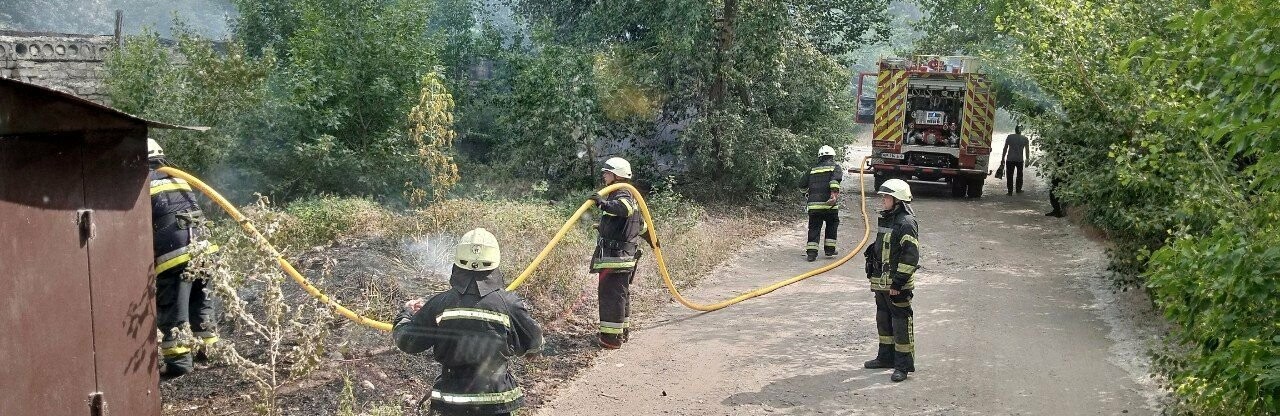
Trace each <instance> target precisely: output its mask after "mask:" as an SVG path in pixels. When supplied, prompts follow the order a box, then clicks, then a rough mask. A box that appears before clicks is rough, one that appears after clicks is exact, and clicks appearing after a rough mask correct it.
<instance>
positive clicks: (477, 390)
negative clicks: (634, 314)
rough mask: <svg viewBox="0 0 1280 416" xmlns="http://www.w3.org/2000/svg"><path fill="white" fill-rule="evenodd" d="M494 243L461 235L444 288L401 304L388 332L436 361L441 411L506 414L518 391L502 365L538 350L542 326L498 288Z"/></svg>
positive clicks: (479, 234)
mask: <svg viewBox="0 0 1280 416" xmlns="http://www.w3.org/2000/svg"><path fill="white" fill-rule="evenodd" d="M500 258H501V256H500V252H499V249H498V240H497V238H495V237H494V236H493V234H490V233H489V232H488V231H486V230H485V229H483V228H477V229H474V230H471V231H468V232H467V233H466V234H463V236H462V240H461V241H459V242H458V246H457V247H456V248H455V249H454V267H453V274H452V275H451V276H450V277H449V285H450V286H452V287H451V288H450V289H449V290H447V291H445V292H443V293H440V294H437V295H435V296H432V297H431V299H430V300H422V299H415V300H411V301H409V302H406V303H405V305H404V310H402V311H401V312H400V316H399V317H397V318H396V323H395V326H394V327H393V329H392V330H391V334H392V338H393V339H394V341H395V344H396V348H399V349H400V350H401V351H404V352H407V353H410V354H417V353H420V352H423V351H426V350H428V349H433V350H432V357H433V358H435V360H436V362H439V363H440V365H441V369H440V376H439V377H436V382H435V385H434V386H433V387H432V389H431V410H432V411H433V412H435V413H436V414H440V415H457V416H462V415H468V416H469V415H510V414H511V412H513V411H515V410H516V409H519V408H520V407H521V406H523V405H524V393H523V392H522V391H521V389H520V384H519V383H517V382H516V379H515V377H513V376H512V375H511V369H510V368H509V367H508V364H509V363H510V361H511V359H512V358H514V357H517V356H521V355H525V354H531V353H536V352H537V351H539V350H540V349H541V348H542V329H541V328H539V327H538V323H537V322H534V320H533V316H532V315H531V314H530V313H529V308H528V307H527V306H525V303H524V301H523V300H522V299H520V297H519V296H516V294H515V293H511V292H508V291H506V290H504V289H503V282H502V275H501V274H499V273H498V271H497V268H498V262H499V260H500Z"/></svg>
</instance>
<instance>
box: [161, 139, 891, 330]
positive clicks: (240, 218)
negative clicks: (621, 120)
mask: <svg viewBox="0 0 1280 416" xmlns="http://www.w3.org/2000/svg"><path fill="white" fill-rule="evenodd" d="M866 162H867V160H866V159H863V160H862V162H861V163H859V166H866ZM159 171H160V172H163V173H165V174H168V175H171V176H173V177H176V178H180V179H183V180H185V181H187V182H188V183H189V184H191V186H193V187H195V188H196V189H197V190H199V191H200V192H202V193H204V194H205V195H206V196H208V197H209V198H210V199H212V200H213V202H214V203H216V204H218V206H219V207H221V208H222V210H223V211H226V212H227V214H228V215H230V216H231V218H232V219H233V220H235V221H236V222H237V223H239V224H240V227H241V228H243V229H244V231H245V233H246V234H248V235H249V236H250V237H253V238H254V239H255V240H256V241H257V242H258V244H259V246H261V247H262V248H263V250H266V251H267V253H268V254H270V255H271V256H272V257H274V258H275V261H276V264H277V265H278V266H280V270H283V271H284V272H285V274H288V275H289V277H291V278H293V280H294V281H295V282H297V283H298V285H300V286H302V289H303V290H305V291H306V292H307V293H309V294H311V296H314V297H315V298H316V299H318V300H320V301H321V302H323V303H325V304H327V305H329V306H330V307H332V308H333V309H334V310H335V311H336V312H337V313H338V314H339V315H342V316H343V317H346V318H347V319H350V320H352V321H354V322H355V323H358V324H361V325H364V326H368V327H370V328H373V329H377V330H379V331H384V332H387V331H391V324H390V323H387V322H382V321H379V320H376V319H372V318H368V317H364V316H361V315H360V314H358V313H356V312H354V311H352V310H350V309H347V308H346V307H344V306H342V305H341V304H339V303H338V302H337V301H335V300H333V299H332V298H330V297H329V296H327V295H325V294H324V292H321V291H320V289H317V288H316V287H315V285H312V284H311V281H309V280H307V278H306V277H305V276H303V275H302V274H301V273H299V272H298V270H297V269H295V268H294V267H293V265H292V264H290V263H289V261H288V260H286V259H285V258H284V255H283V254H280V251H279V250H278V249H276V247H275V246H274V245H272V244H271V241H269V240H267V237H266V236H264V235H262V233H261V232H258V229H257V228H255V227H254V226H253V224H252V223H250V222H249V220H248V219H247V218H245V216H244V214H242V213H240V210H239V209H236V207H235V206H234V205H232V204H231V202H229V201H227V199H226V198H223V197H222V195H221V194H219V193H218V191H216V190H214V189H213V188H211V187H209V185H208V184H205V183H204V182H203V181H201V180H200V179H199V178H196V177H195V176H192V175H191V174H189V173H186V172H183V171H181V170H178V169H175V168H172V167H162V168H160V169H159ZM865 186H866V177H865V175H858V190H859V191H858V192H859V198H858V199H859V201H860V202H861V203H860V205H861V208H862V222H863V226H864V231H863V233H862V241H860V242H859V243H858V246H857V248H854V249H853V250H849V252H848V253H846V254H845V255H844V257H841V258H839V259H837V260H836V261H833V262H831V263H829V264H827V265H825V266H822V267H819V268H817V269H813V270H810V271H808V272H805V273H803V274H800V275H797V276H794V277H791V278H789V279H786V280H783V281H780V282H777V283H774V284H771V285H769V286H765V287H761V288H758V289H755V290H752V291H750V292H746V293H743V294H741V295H738V296H737V297H734V298H732V299H728V300H724V301H721V302H718V303H713V304H710V305H704V304H698V303H693V302H692V301H690V300H689V299H686V298H685V297H684V295H681V294H680V290H679V289H676V285H675V282H673V281H672V280H671V274H670V273H669V272H668V271H667V262H666V259H665V258H664V257H663V255H662V245H661V244H659V242H658V234H657V230H656V229H655V228H654V227H653V224H654V222H653V217H652V216H650V214H649V206H648V205H647V204H646V203H645V201H644V197H643V196H641V195H640V192H639V190H637V189H636V188H635V187H633V186H631V185H630V184H626V183H617V184H613V185H609V186H606V187H605V188H604V189H601V190H600V191H598V192H597V193H598V194H599V195H600V196H606V195H608V194H609V193H611V192H613V191H615V190H618V189H627V190H629V191H631V195H633V196H634V197H635V199H636V202H637V203H639V205H640V212H641V213H642V214H643V215H644V220H645V223H646V224H649V225H650V227H649V230H650V232H649V236H650V237H649V238H650V239H651V241H650V243H652V245H653V253H654V256H653V257H654V258H655V259H657V261H658V273H659V274H661V275H662V283H663V284H664V285H665V286H666V287H667V291H668V292H670V293H671V297H672V298H675V300H676V301H678V302H680V304H681V305H684V306H685V307H687V308H689V309H693V310H697V311H703V312H710V311H715V310H719V309H724V308H725V307H728V306H730V305H733V304H736V303H739V302H742V301H745V300H747V299H751V298H754V297H757V296H761V295H764V294H767V293H769V292H773V291H775V290H778V289H779V288H782V287H784V286H787V285H790V284H792V283H795V282H799V281H801V280H805V279H808V278H810V277H813V276H817V275H819V274H822V273H826V272H828V271H831V270H832V269H835V268H836V267H840V266H841V265H843V264H845V263H846V262H848V261H849V260H851V259H853V257H854V256H856V255H859V254H860V253H861V252H862V249H863V247H865V246H866V244H867V240H868V239H869V238H870V237H871V217H870V216H868V215H867V200H866V189H865ZM593 205H595V202H594V201H591V200H587V201H586V202H583V203H582V206H580V207H578V210H577V211H575V212H574V213H573V215H572V216H570V217H569V219H568V220H567V221H565V223H564V225H563V226H561V227H560V231H559V232H557V233H556V235H555V237H552V239H551V241H550V242H549V243H547V245H546V247H543V249H542V252H540V253H538V256H537V257H536V258H534V259H533V262H532V263H529V265H528V266H527V267H525V269H524V272H521V273H520V276H519V277H517V278H516V279H515V280H513V281H512V282H511V284H510V285H507V290H515V289H516V288H518V287H520V285H522V284H524V282H525V281H526V280H528V279H529V276H531V275H533V272H534V271H535V270H537V268H538V265H539V264H541V263H542V261H543V260H546V258H547V255H548V254H550V253H551V250H552V249H553V248H555V247H556V246H557V245H559V244H560V241H561V240H563V239H564V237H565V235H567V234H568V233H569V230H571V229H572V227H573V225H574V224H575V223H577V222H578V219H580V218H582V215H583V214H585V213H586V212H587V210H589V209H591V207H592V206H593Z"/></svg>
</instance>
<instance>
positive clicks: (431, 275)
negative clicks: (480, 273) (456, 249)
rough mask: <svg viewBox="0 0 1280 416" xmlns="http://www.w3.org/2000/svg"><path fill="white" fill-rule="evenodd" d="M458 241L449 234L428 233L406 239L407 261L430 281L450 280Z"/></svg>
mask: <svg viewBox="0 0 1280 416" xmlns="http://www.w3.org/2000/svg"><path fill="white" fill-rule="evenodd" d="M457 243H458V242H457V240H456V239H455V238H454V237H453V236H452V235H448V234H428V235H425V236H417V237H413V238H409V239H406V240H405V241H404V244H403V248H404V252H405V254H406V255H407V256H406V257H407V258H406V259H405V260H407V263H409V264H410V265H411V266H412V267H413V268H414V270H416V271H418V272H419V273H418V274H419V276H421V277H423V278H424V279H426V280H428V281H443V282H448V281H449V275H450V274H451V272H452V271H453V246H454V245H456V244H457Z"/></svg>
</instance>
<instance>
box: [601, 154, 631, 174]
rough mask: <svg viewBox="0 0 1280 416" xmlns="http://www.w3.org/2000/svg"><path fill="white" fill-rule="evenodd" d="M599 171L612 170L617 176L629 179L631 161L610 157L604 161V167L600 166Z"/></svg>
mask: <svg viewBox="0 0 1280 416" xmlns="http://www.w3.org/2000/svg"><path fill="white" fill-rule="evenodd" d="M600 171H601V172H613V174H614V175H617V176H618V177H619V178H623V179H631V162H627V160H626V159H623V158H620V157H611V158H609V160H606V161H604V168H601V169H600Z"/></svg>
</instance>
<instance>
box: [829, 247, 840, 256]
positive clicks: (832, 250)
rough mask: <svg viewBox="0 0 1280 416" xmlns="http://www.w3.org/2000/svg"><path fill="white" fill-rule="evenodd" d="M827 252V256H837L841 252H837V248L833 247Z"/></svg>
mask: <svg viewBox="0 0 1280 416" xmlns="http://www.w3.org/2000/svg"><path fill="white" fill-rule="evenodd" d="M826 254H827V257H835V256H837V255H839V254H840V253H838V252H836V249H834V248H833V249H830V250H827V253H826Z"/></svg>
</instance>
